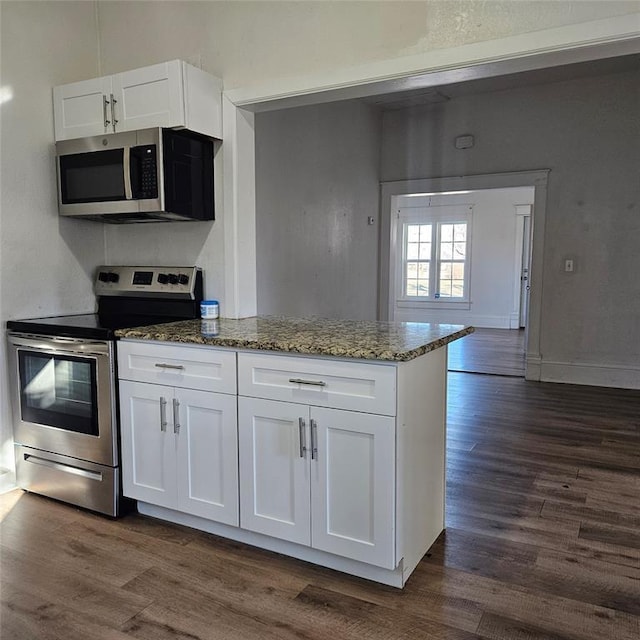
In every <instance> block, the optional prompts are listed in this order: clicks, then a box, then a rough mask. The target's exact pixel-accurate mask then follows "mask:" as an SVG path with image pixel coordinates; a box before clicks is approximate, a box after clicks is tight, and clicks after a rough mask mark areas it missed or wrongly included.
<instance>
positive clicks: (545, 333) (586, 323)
mask: <svg viewBox="0 0 640 640" xmlns="http://www.w3.org/2000/svg"><path fill="white" fill-rule="evenodd" d="M638 86H640V74H638V73H634V72H629V73H620V74H612V75H608V76H601V77H596V78H587V79H580V80H572V81H568V82H560V83H554V84H547V85H541V86H533V87H529V88H523V89H515V90H509V91H502V92H495V93H486V94H479V95H474V96H466V97H460V98H458V99H454V100H452V101H451V102H449V103H445V104H442V105H438V106H435V107H430V108H423V109H418V110H405V111H396V112H389V113H387V114H386V115H385V117H384V124H383V138H382V160H381V178H382V180H404V179H414V178H429V177H440V176H456V175H470V174H485V173H494V172H506V171H518V170H529V169H543V168H549V169H551V172H550V175H549V185H548V199H547V223H546V233H545V242H544V248H545V256H544V275H543V283H542V323H541V353H542V356H543V361H546V362H548V363H556V364H557V365H567V364H568V365H576V364H578V365H580V364H591V365H597V366H600V367H611V368H612V369H616V368H620V369H621V370H623V371H626V374H628V375H631V376H632V377H633V379H634V380H635V385H636V386H637V384H638V380H639V379H640V377H639V376H640V368H639V367H638V363H639V362H640V279H638V277H637V274H638V273H640V207H639V199H640V198H639V197H640V183H639V181H638V170H639V169H640V146H639V144H638V141H639V140H640V92H639V91H638ZM467 133H470V134H473V135H474V136H475V139H476V145H475V147H474V148H473V149H469V150H464V151H461V150H456V149H455V148H454V138H455V136H457V135H461V134H467ZM565 258H573V260H574V263H575V271H574V273H564V270H563V264H564V259H565ZM626 374H625V375H626ZM625 386H626V385H625Z"/></svg>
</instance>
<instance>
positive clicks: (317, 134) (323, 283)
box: [256, 102, 381, 319]
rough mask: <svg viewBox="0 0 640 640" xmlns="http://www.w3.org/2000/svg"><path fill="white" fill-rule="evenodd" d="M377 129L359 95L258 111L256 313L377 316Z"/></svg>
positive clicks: (374, 114)
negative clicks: (353, 98) (357, 99)
mask: <svg viewBox="0 0 640 640" xmlns="http://www.w3.org/2000/svg"><path fill="white" fill-rule="evenodd" d="M380 132H381V119H380V116H379V114H378V113H377V112H376V111H375V110H374V109H372V108H371V107H369V106H367V105H364V104H361V103H358V102H345V103H340V104H331V105H323V106H314V107H305V108H300V109H289V110H283V111H277V112H271V113H264V114H259V115H257V116H256V202H257V205H256V206H257V211H256V231H257V238H258V242H257V245H258V249H257V268H258V312H259V313H261V314H283V315H291V316H310V315H315V316H321V317H328V318H355V319H375V317H376V301H377V264H378V191H379V168H378V162H379V157H380ZM368 216H374V218H375V224H373V225H368V224H367V218H368Z"/></svg>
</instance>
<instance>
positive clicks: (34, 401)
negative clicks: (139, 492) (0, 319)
mask: <svg viewBox="0 0 640 640" xmlns="http://www.w3.org/2000/svg"><path fill="white" fill-rule="evenodd" d="M8 343H9V366H10V371H11V376H10V380H11V386H12V395H13V403H14V408H15V419H14V441H15V443H16V467H17V469H16V470H17V476H18V480H19V483H20V485H21V486H22V487H23V488H26V489H29V490H33V491H35V492H36V493H39V492H40V493H41V492H43V491H42V489H43V488H45V487H46V488H47V494H48V495H51V496H52V497H54V498H59V499H61V500H65V501H67V502H74V503H75V504H79V505H80V506H84V507H87V508H89V509H93V510H95V511H101V512H104V513H109V514H110V515H117V514H116V508H115V503H116V498H117V494H118V491H119V487H118V481H117V475H118V474H117V470H118V437H117V436H118V431H117V420H116V417H117V412H116V405H115V402H116V392H115V376H114V371H113V368H114V360H113V342H110V341H102V340H84V339H79V338H67V337H52V336H39V335H31V334H22V333H15V332H12V333H10V334H9V336H8ZM52 454H53V455H52ZM114 476H115V481H114Z"/></svg>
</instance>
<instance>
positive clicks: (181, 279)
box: [178, 273, 189, 284]
mask: <svg viewBox="0 0 640 640" xmlns="http://www.w3.org/2000/svg"><path fill="white" fill-rule="evenodd" d="M178 282H179V283H180V284H188V283H189V276H188V275H186V274H185V273H181V274H180V275H179V276H178Z"/></svg>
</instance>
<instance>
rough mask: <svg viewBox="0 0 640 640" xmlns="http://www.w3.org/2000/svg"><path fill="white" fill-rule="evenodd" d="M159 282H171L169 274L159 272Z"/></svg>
mask: <svg viewBox="0 0 640 640" xmlns="http://www.w3.org/2000/svg"><path fill="white" fill-rule="evenodd" d="M158 282H159V283H160V284H167V282H169V276H168V275H167V274H166V273H159V274H158Z"/></svg>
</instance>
